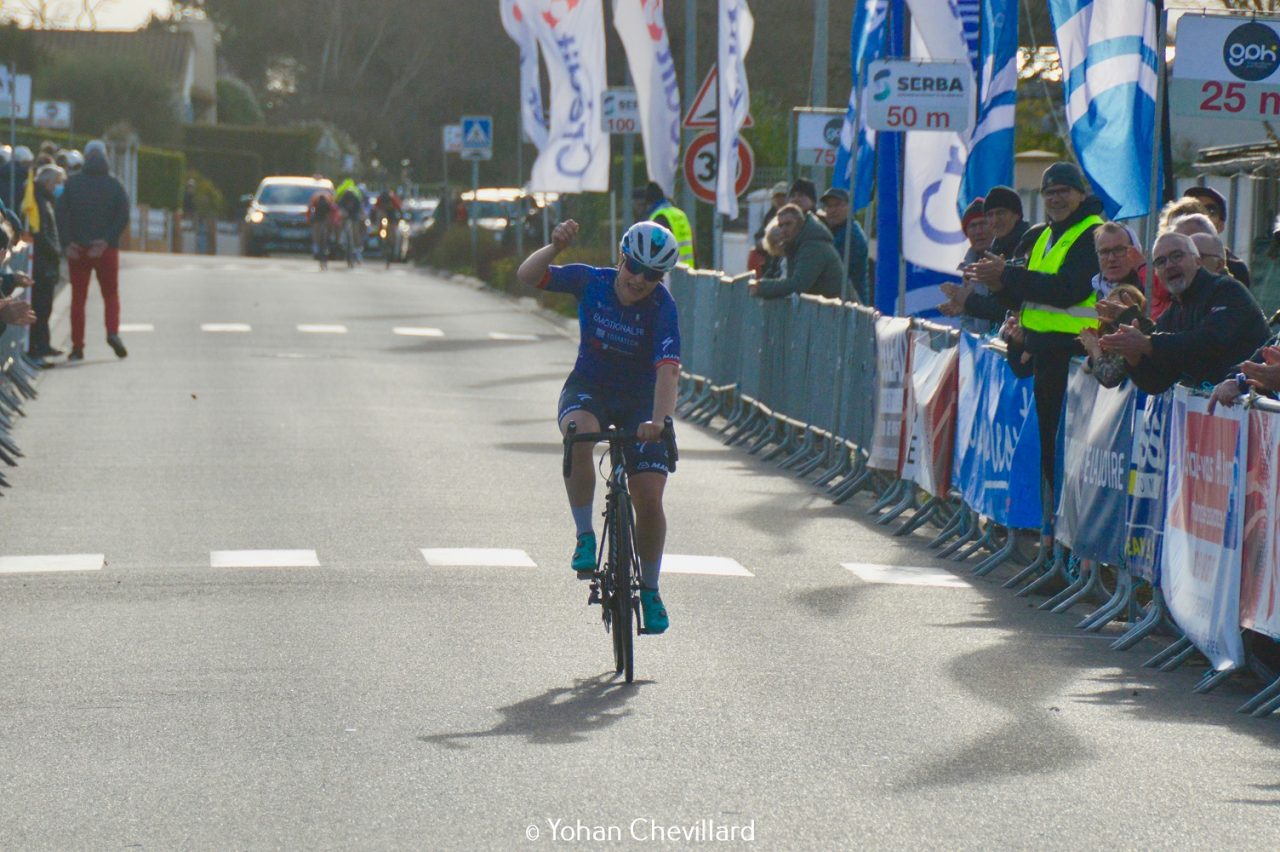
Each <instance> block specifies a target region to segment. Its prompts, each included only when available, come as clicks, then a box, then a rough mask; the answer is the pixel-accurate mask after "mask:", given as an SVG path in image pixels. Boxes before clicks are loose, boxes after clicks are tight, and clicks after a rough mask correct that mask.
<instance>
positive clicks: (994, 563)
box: [973, 530, 1018, 577]
mask: <svg viewBox="0 0 1280 852" xmlns="http://www.w3.org/2000/svg"><path fill="white" fill-rule="evenodd" d="M1017 548H1018V538H1017V536H1015V535H1014V534H1013V530H1009V531H1008V537H1007V538H1006V539H1005V543H1004V547H1002V548H1000V549H999V550H997V551H996V552H995V553H993V554H991V555H990V556H988V557H987V558H986V559H984V560H982V561H981V562H979V563H978V564H977V565H975V566H974V568H973V576H975V577H985V576H987V575H988V574H990V573H991V572H992V571H994V570H996V569H997V568H999V567H1000V566H1001V565H1002V564H1004V562H1005V561H1006V560H1008V559H1009V557H1011V556H1013V554H1014V551H1015V550H1017Z"/></svg>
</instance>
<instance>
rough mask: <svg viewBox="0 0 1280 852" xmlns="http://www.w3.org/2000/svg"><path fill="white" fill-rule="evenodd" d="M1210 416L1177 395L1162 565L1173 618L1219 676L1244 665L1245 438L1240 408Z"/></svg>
mask: <svg viewBox="0 0 1280 852" xmlns="http://www.w3.org/2000/svg"><path fill="white" fill-rule="evenodd" d="M1208 411H1209V400H1207V399H1205V398H1203V397H1199V396H1193V395H1191V394H1190V393H1189V392H1188V390H1187V389H1186V388H1184V387H1179V388H1177V389H1176V390H1175V391H1174V397H1173V412H1172V416H1171V417H1170V420H1169V485H1168V495H1169V496H1168V500H1169V512H1168V516H1167V517H1166V519H1165V527H1164V555H1163V556H1162V557H1161V566H1160V567H1161V583H1162V585H1163V587H1164V596H1165V600H1166V601H1167V602H1168V604H1169V612H1170V613H1171V614H1172V615H1173V620H1174V621H1176V622H1177V624H1178V626H1179V627H1181V628H1182V629H1183V631H1184V632H1185V633H1186V634H1187V638H1188V639H1190V640H1191V641H1192V642H1194V643H1195V646H1196V647H1197V648H1199V649H1200V652H1201V653H1203V654H1204V655H1205V656H1206V657H1208V658H1209V662H1210V663H1212V664H1213V667H1214V669H1216V670H1218V671H1222V670H1224V669H1234V668H1237V667H1239V666H1240V665H1242V664H1243V663H1244V648H1243V643H1242V642H1241V640H1240V560H1241V558H1242V554H1241V538H1242V537H1243V533H1244V524H1243V522H1242V512H1243V509H1244V493H1243V492H1244V471H1245V451H1246V449H1247V443H1248V440H1249V432H1248V429H1247V428H1245V412H1244V410H1243V408H1241V407H1240V406H1234V407H1232V408H1219V409H1218V413H1217V414H1209V413H1208Z"/></svg>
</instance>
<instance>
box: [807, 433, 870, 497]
mask: <svg viewBox="0 0 1280 852" xmlns="http://www.w3.org/2000/svg"><path fill="white" fill-rule="evenodd" d="M835 455H836V463H835V464H834V465H833V466H831V467H829V468H827V469H826V470H824V471H823V472H822V475H821V476H819V477H818V478H817V479H816V480H814V484H815V485H817V486H818V487H819V488H828V489H830V490H832V491H834V490H835V489H836V488H837V487H838V486H837V485H836V484H835V482H836V480H840V482H841V483H842V484H843V483H844V481H845V480H846V479H848V478H849V477H851V476H857V475H858V474H860V473H862V470H863V467H864V466H865V464H866V462H865V460H864V459H863V458H862V453H859V452H857V451H855V450H853V449H852V448H850V447H849V445H848V444H846V443H845V442H844V441H843V440H840V441H836V442H835Z"/></svg>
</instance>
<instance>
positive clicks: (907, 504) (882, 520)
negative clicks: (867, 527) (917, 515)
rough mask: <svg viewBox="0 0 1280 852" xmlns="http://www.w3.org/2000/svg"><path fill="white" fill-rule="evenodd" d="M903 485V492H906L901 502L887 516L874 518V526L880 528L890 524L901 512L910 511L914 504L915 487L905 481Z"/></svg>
mask: <svg viewBox="0 0 1280 852" xmlns="http://www.w3.org/2000/svg"><path fill="white" fill-rule="evenodd" d="M903 485H904V486H905V488H904V490H905V491H906V493H905V494H904V495H903V497H902V500H901V502H899V503H898V505H896V506H894V507H893V508H892V509H890V510H889V511H888V513H887V514H884V515H881V516H880V517H878V518H876V526H881V527H882V526H884V525H885V524H889V523H892V522H893V521H894V520H895V519H896V518H897V517H898V516H899V515H901V514H902V513H903V512H905V511H907V510H908V509H910V508H911V507H912V506H914V505H915V504H916V489H915V487H914V486H913V485H912V484H911V483H909V482H907V481H906V480H903Z"/></svg>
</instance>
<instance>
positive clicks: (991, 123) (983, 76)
mask: <svg viewBox="0 0 1280 852" xmlns="http://www.w3.org/2000/svg"><path fill="white" fill-rule="evenodd" d="M1017 88H1018V0H982V38H981V47H980V48H979V55H978V120H977V124H976V125H974V128H973V133H972V134H971V135H970V137H969V158H968V160H967V161H966V162H965V167H964V180H963V181H962V182H961V184H960V204H959V207H960V209H961V210H963V209H964V208H965V207H967V206H969V204H970V202H972V201H973V199H975V198H981V197H983V196H985V195H986V194H987V193H988V192H990V191H991V188H992V187H993V186H1013V120H1014V110H1015V108H1016V106H1017V101H1018V95H1017Z"/></svg>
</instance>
